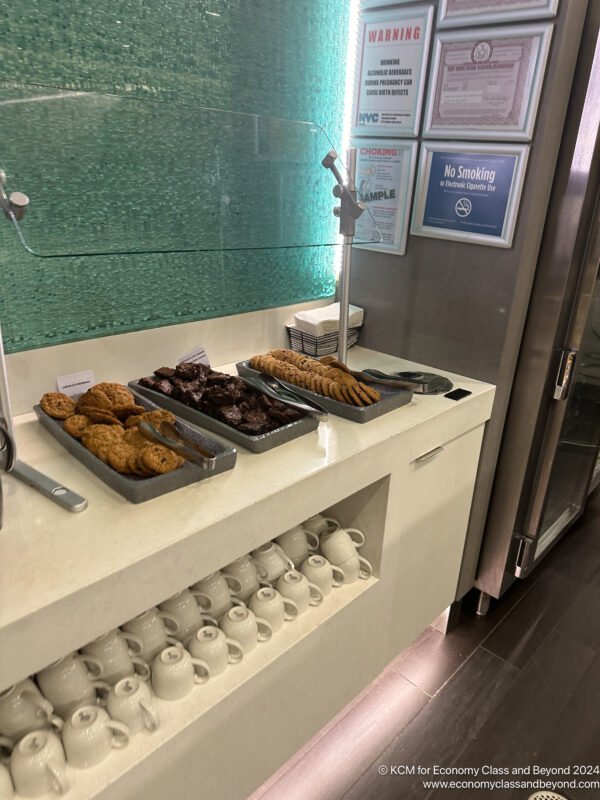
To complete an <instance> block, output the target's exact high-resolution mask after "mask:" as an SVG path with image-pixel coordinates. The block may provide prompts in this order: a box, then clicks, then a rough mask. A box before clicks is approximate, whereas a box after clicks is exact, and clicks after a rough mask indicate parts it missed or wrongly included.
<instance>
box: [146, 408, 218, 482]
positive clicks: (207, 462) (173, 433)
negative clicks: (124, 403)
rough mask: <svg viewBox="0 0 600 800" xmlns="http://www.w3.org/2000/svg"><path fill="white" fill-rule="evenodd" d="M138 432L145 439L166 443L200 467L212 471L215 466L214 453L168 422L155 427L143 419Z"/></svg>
mask: <svg viewBox="0 0 600 800" xmlns="http://www.w3.org/2000/svg"><path fill="white" fill-rule="evenodd" d="M140 433H141V434H142V436H145V437H146V439H150V440H151V441H153V442H159V443H160V444H164V445H166V446H167V447H168V448H170V449H171V450H173V451H174V452H175V453H178V454H179V455H180V456H182V458H185V460H186V461H191V462H192V463H193V464H196V466H198V467H202V469H205V470H207V471H212V470H214V468H215V467H216V464H217V459H216V456H215V454H214V453H212V452H211V451H210V450H207V449H206V448H205V447H202V445H200V444H198V443H197V442H195V441H193V440H192V439H188V438H187V437H186V436H183V435H182V434H181V433H179V431H178V430H177V428H176V427H175V425H172V424H171V423H170V422H166V421H165V422H161V424H160V428H157V427H156V425H153V424H152V423H151V422H146V420H143V421H142V422H140Z"/></svg>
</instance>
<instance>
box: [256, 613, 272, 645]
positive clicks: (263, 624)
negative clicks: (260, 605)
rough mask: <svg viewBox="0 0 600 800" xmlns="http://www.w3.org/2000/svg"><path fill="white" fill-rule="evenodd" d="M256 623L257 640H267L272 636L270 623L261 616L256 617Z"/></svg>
mask: <svg viewBox="0 0 600 800" xmlns="http://www.w3.org/2000/svg"><path fill="white" fill-rule="evenodd" d="M256 625H257V627H258V637H257V638H258V641H259V642H267V641H268V640H269V639H270V638H271V636H273V628H272V627H271V624H270V623H269V622H267V620H266V619H263V618H262V617H256Z"/></svg>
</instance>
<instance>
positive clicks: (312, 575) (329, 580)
mask: <svg viewBox="0 0 600 800" xmlns="http://www.w3.org/2000/svg"><path fill="white" fill-rule="evenodd" d="M300 572H301V573H302V574H303V575H305V576H306V578H307V579H308V580H309V581H310V582H311V583H314V584H315V586H318V587H319V589H320V590H321V594H322V595H323V597H326V596H327V595H329V594H331V592H332V590H333V587H336V588H337V587H338V586H341V585H342V583H344V581H345V579H346V576H345V575H344V572H343V571H342V570H341V569H340V568H339V567H336V566H334V565H333V564H330V563H329V561H327V559H326V558H325V556H309V557H308V558H307V559H306V561H305V562H304V563H303V564H302V566H301V567H300Z"/></svg>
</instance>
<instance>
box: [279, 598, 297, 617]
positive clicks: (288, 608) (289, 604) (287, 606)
mask: <svg viewBox="0 0 600 800" xmlns="http://www.w3.org/2000/svg"><path fill="white" fill-rule="evenodd" d="M283 608H284V615H283V618H284V619H285V620H291V619H296V617H297V616H298V606H297V605H296V603H294V601H293V600H290V598H289V597H284V598H283Z"/></svg>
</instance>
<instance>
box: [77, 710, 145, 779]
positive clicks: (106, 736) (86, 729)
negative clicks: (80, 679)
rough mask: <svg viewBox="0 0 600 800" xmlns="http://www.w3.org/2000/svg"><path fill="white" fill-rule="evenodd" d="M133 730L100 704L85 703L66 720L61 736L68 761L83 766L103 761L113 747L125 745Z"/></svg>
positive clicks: (91, 765) (90, 765)
mask: <svg viewBox="0 0 600 800" xmlns="http://www.w3.org/2000/svg"><path fill="white" fill-rule="evenodd" d="M129 736H130V731H129V728H128V727H127V726H126V725H123V723H122V722H118V721H117V720H114V719H111V718H110V717H109V716H108V712H107V711H105V710H104V709H103V708H101V707H100V706H82V707H81V708H78V709H77V710H76V711H74V712H73V713H72V714H71V716H70V717H69V719H68V720H67V721H66V722H65V727H64V728H63V733H62V738H63V745H64V748H65V753H66V756H67V761H68V762H69V764H71V766H73V767H79V768H81V769H83V768H86V767H93V766H95V765H96V764H100V763H101V762H102V761H104V759H105V758H107V757H108V755H109V753H110V751H111V750H112V749H113V747H118V748H121V747H126V746H127V745H128V744H129Z"/></svg>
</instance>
